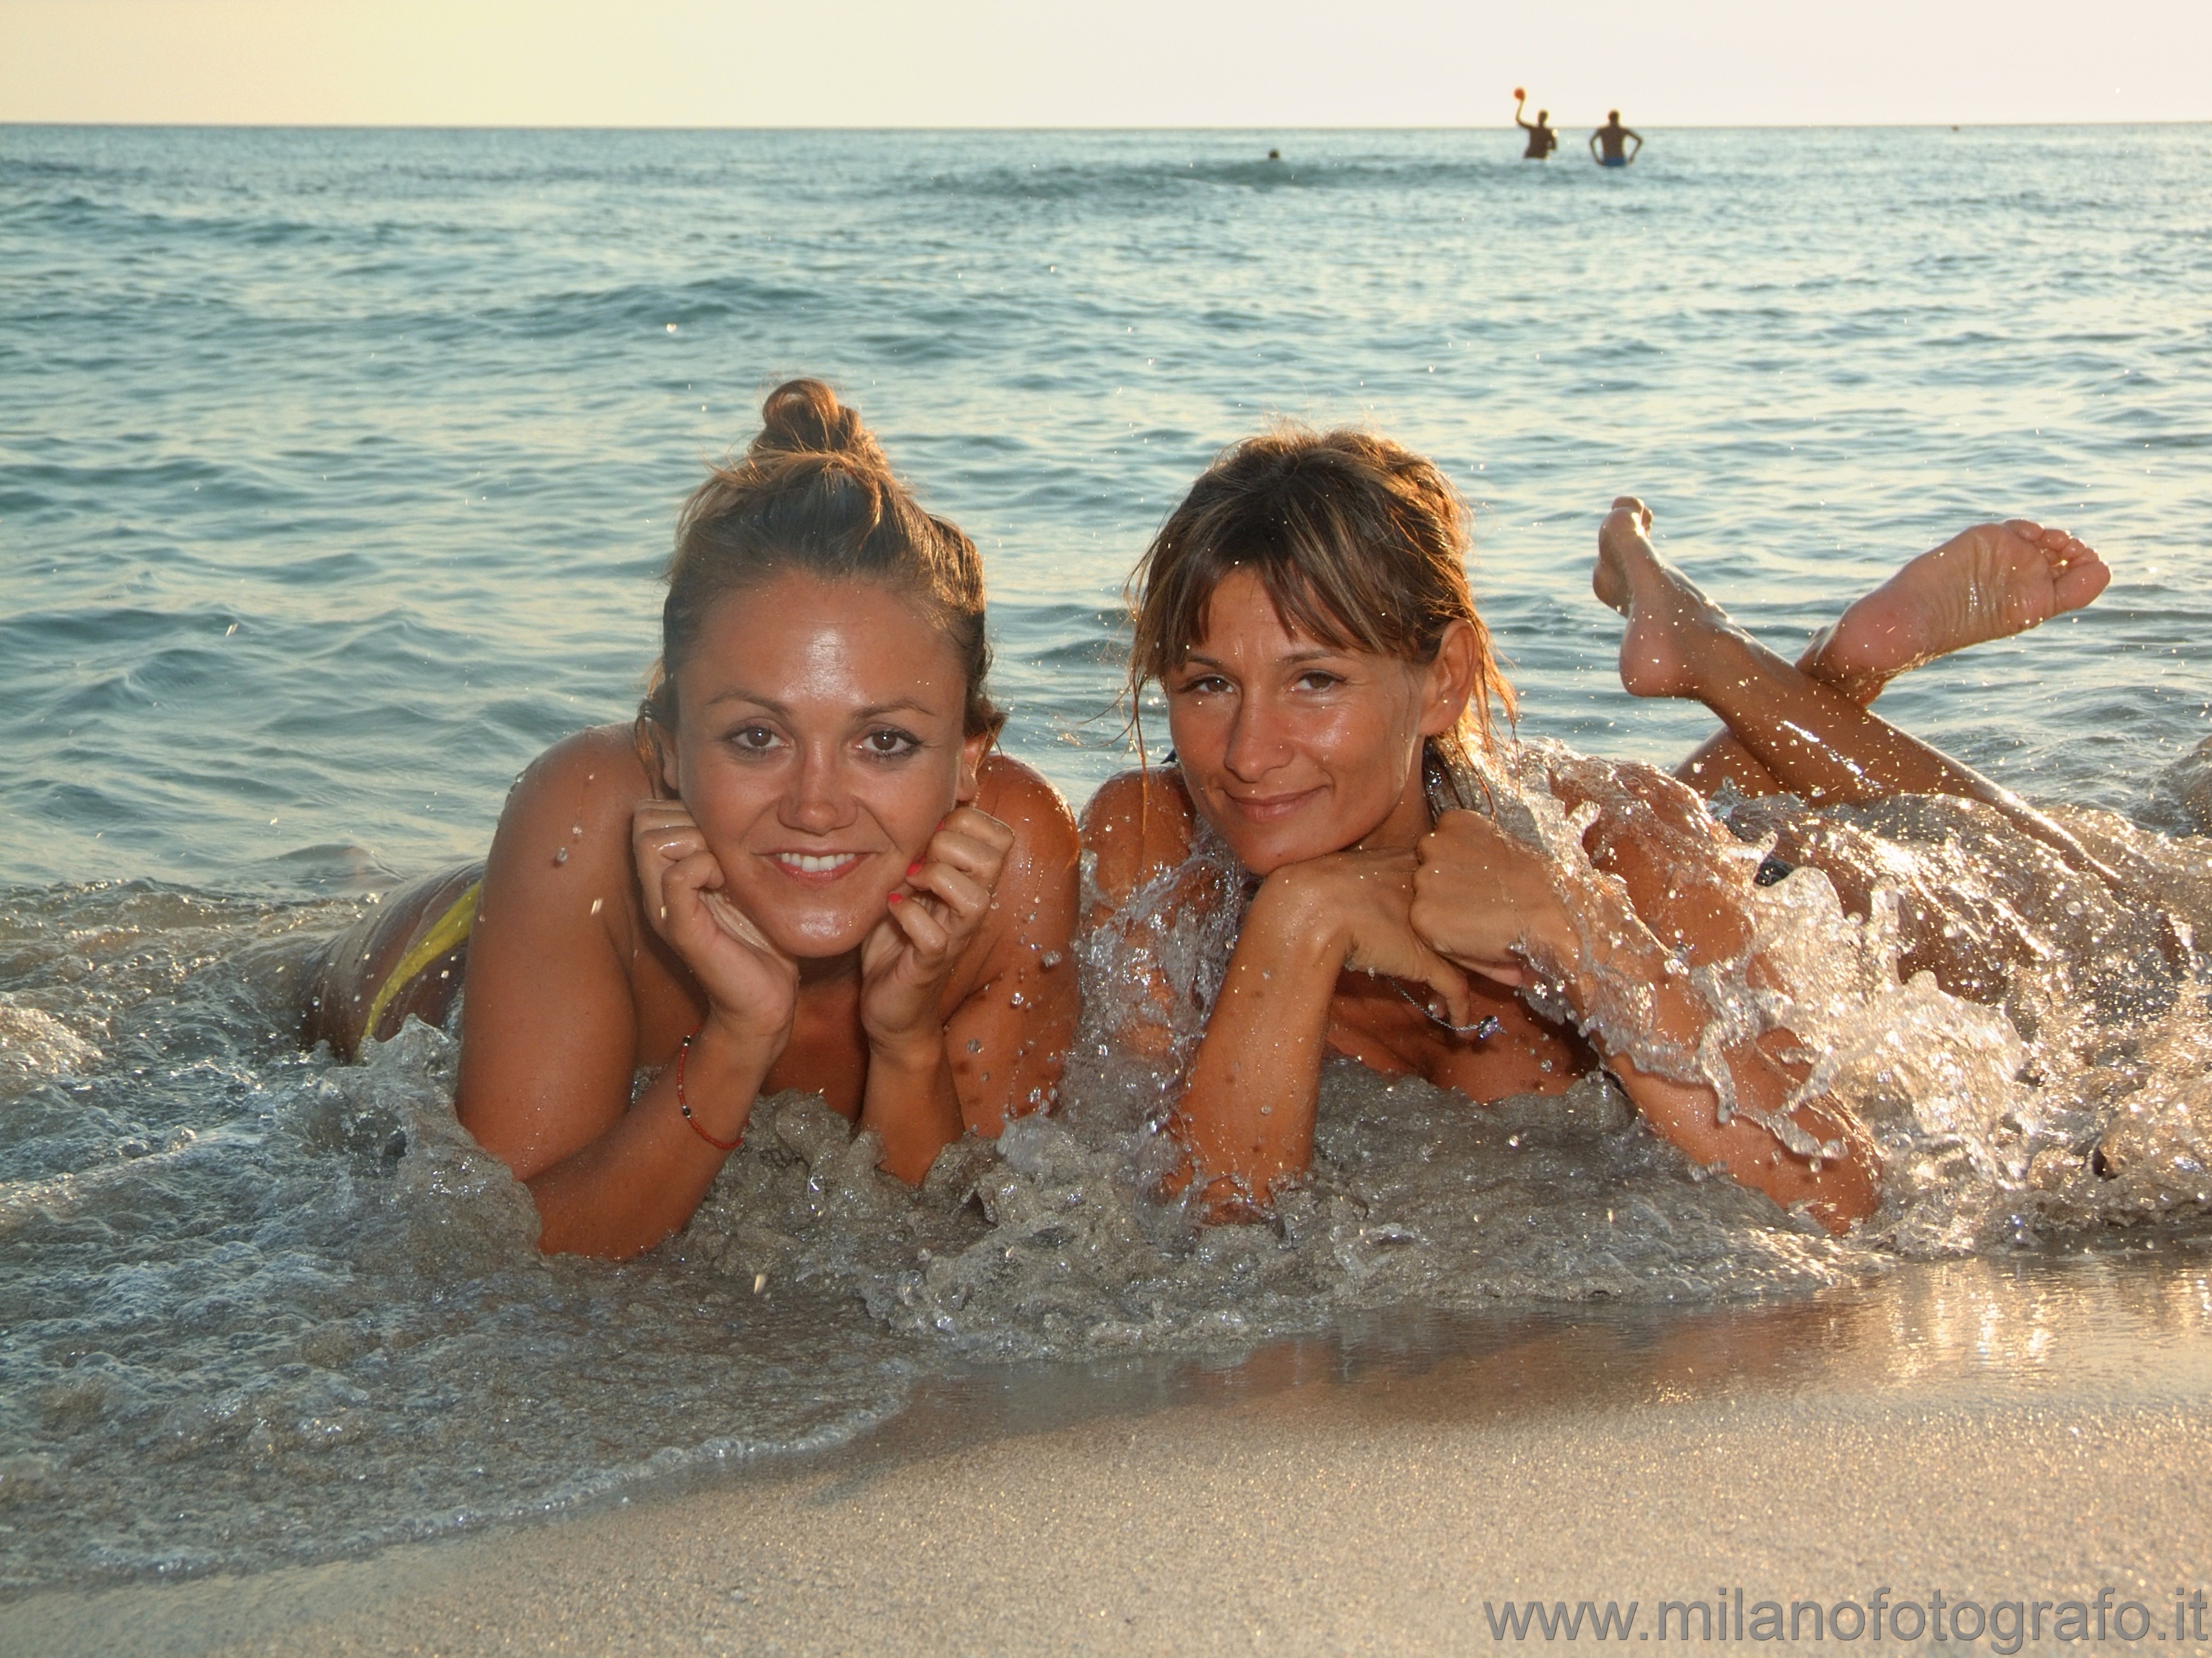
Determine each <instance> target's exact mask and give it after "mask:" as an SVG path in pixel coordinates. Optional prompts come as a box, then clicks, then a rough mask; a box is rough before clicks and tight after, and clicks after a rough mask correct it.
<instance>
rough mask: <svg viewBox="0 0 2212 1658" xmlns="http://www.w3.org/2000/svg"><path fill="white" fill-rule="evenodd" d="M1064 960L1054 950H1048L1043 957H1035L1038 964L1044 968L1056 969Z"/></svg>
mask: <svg viewBox="0 0 2212 1658" xmlns="http://www.w3.org/2000/svg"><path fill="white" fill-rule="evenodd" d="M1064 959H1065V958H1064V957H1062V956H1061V955H1060V952H1059V951H1058V950H1047V951H1045V953H1044V954H1043V955H1042V956H1040V957H1037V961H1038V964H1039V965H1041V966H1042V967H1046V968H1055V967H1058V966H1059V965H1060V963H1061V961H1062V960H1064Z"/></svg>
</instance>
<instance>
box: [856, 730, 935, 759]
mask: <svg viewBox="0 0 2212 1658" xmlns="http://www.w3.org/2000/svg"><path fill="white" fill-rule="evenodd" d="M860 747H861V749H862V750H864V751H865V752H866V753H868V754H870V755H872V756H875V757H876V758H877V759H878V760H892V759H896V758H897V757H898V756H901V755H908V754H912V753H913V752H914V751H915V750H916V749H918V748H920V747H921V738H918V737H916V736H915V734H914V733H913V732H902V731H901V730H899V729H898V727H897V726H877V727H876V729H875V730H873V731H872V732H869V733H868V734H867V735H866V737H864V738H861V739H860Z"/></svg>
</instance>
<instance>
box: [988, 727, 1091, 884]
mask: <svg viewBox="0 0 2212 1658" xmlns="http://www.w3.org/2000/svg"><path fill="white" fill-rule="evenodd" d="M975 805H977V807H978V808H980V809H981V811H987V812H988V813H990V814H991V816H992V817H995V818H997V819H998V820H999V821H1000V823H1004V824H1005V825H1006V827H1007V828H1008V829H1012V830H1013V832H1014V847H1015V851H1016V853H1017V855H1018V856H1020V857H1022V858H1023V859H1024V860H1025V861H1029V862H1033V863H1037V862H1041V863H1044V864H1047V865H1061V864H1065V865H1067V866H1068V867H1070V868H1073V866H1074V864H1075V847H1076V840H1075V814H1074V813H1073V812H1071V811H1068V809H1067V802H1066V800H1064V799H1061V798H1060V791H1059V790H1058V789H1056V788H1054V787H1053V786H1052V785H1051V784H1049V783H1048V782H1046V781H1045V780H1044V778H1043V776H1042V774H1040V773H1038V772H1037V771H1036V770H1035V769H1034V768H1031V767H1029V766H1025V765H1024V764H1023V763H1022V762H1020V761H1018V760H1016V759H1013V758H1012V756H1007V755H1003V754H992V755H987V756H984V760H983V764H982V767H981V770H980V771H979V773H978V774H977V776H976V789H975Z"/></svg>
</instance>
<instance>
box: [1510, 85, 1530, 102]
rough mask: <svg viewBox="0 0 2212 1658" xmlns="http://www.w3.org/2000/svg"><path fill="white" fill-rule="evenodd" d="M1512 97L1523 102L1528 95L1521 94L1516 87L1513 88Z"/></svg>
mask: <svg viewBox="0 0 2212 1658" xmlns="http://www.w3.org/2000/svg"><path fill="white" fill-rule="evenodd" d="M1513 96H1514V98H1515V100H1516V101H1525V100H1527V98H1528V94H1527V93H1525V92H1523V91H1522V89H1521V88H1519V87H1516V88H1513Z"/></svg>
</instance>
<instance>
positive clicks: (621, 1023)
mask: <svg viewBox="0 0 2212 1658" xmlns="http://www.w3.org/2000/svg"><path fill="white" fill-rule="evenodd" d="M644 787H645V779H644V775H643V772H642V769H641V768H640V767H639V766H638V764H637V762H636V761H635V756H631V755H629V753H628V752H627V745H626V744H625V743H624V742H623V739H622V738H620V736H619V735H618V734H612V733H609V732H586V733H584V734H582V735H581V736H580V737H578V738H571V739H570V740H569V741H568V742H567V743H564V744H561V745H560V746H558V747H557V748H556V749H555V750H552V751H551V752H550V753H549V754H548V755H547V756H544V758H543V759H541V760H540V761H539V762H538V763H537V764H536V765H534V766H532V768H531V769H530V771H529V772H528V773H527V774H525V776H524V778H523V779H522V780H521V781H520V783H519V784H518V785H517V786H516V787H515V790H514V793H513V794H512V795H511V796H510V797H509V799H508V801H507V809H506V811H504V812H503V813H502V814H501V819H500V827H499V831H498V834H497V835H496V836H495V838H494V840H493V842H492V850H491V856H490V859H489V862H488V864H487V865H486V869H485V872H484V888H483V900H482V902H481V905H480V907H479V909H478V912H477V923H476V930H475V932H474V933H473V934H472V935H471V941H470V961H469V984H468V994H467V999H466V1002H465V1006H464V1009H463V1013H462V1034H461V1076H460V1086H459V1111H460V1117H461V1121H462V1124H463V1126H464V1127H466V1128H467V1129H468V1130H469V1132H470V1133H471V1134H473V1135H474V1136H475V1137H476V1138H477V1141H478V1142H479V1143H480V1144H481V1145H483V1147H484V1149H485V1150H487V1151H490V1152H491V1153H492V1154H493V1155H494V1156H495V1157H499V1158H500V1159H501V1161H502V1162H504V1163H507V1166H508V1167H509V1168H511V1169H513V1170H514V1172H515V1174H516V1175H517V1176H518V1177H519V1178H520V1179H521V1180H523V1181H525V1182H526V1183H527V1184H528V1186H529V1187H530V1191H531V1196H532V1199H534V1200H535V1202H536V1204H537V1206H538V1218H539V1221H540V1224H541V1231H540V1236H539V1241H538V1242H539V1247H540V1248H543V1249H544V1250H545V1251H547V1252H548V1253H549V1254H551V1253H573V1254H597V1255H610V1256H617V1257H621V1256H627V1255H631V1254H636V1253H637V1252H638V1251H639V1250H641V1249H645V1248H650V1247H651V1246H652V1245H653V1244H655V1243H657V1242H659V1241H660V1240H661V1239H662V1238H664V1237H665V1236H668V1235H669V1234H670V1233H671V1232H672V1231H674V1230H676V1229H677V1228H678V1227H679V1226H681V1225H683V1224H684V1222H685V1221H686V1220H688V1219H690V1216H691V1213H692V1212H693V1211H694V1210H695V1209H696V1208H697V1206H698V1205H699V1202H700V1199H702V1197H704V1196H705V1194H706V1192H707V1188H708V1186H709V1185H711V1184H712V1183H713V1181H714V1175H715V1173H716V1171H717V1170H718V1169H720V1166H721V1163H722V1160H723V1156H724V1154H723V1153H722V1152H721V1151H718V1150H716V1149H715V1148H714V1146H712V1145H708V1143H707V1140H706V1139H705V1138H703V1137H702V1134H701V1133H698V1132H696V1131H695V1129H694V1128H693V1127H692V1126H691V1125H690V1123H687V1122H685V1121H684V1118H683V1116H682V1114H680V1113H679V1111H678V1108H677V1102H676V1086H677V1078H676V1073H675V1069H674V1067H673V1066H671V1067H670V1068H669V1070H668V1071H666V1072H664V1073H663V1074H662V1076H661V1077H660V1078H659V1079H658V1080H657V1081H656V1082H655V1083H654V1084H653V1086H652V1087H650V1088H649V1089H647V1090H646V1092H645V1094H644V1095H643V1096H641V1098H640V1099H639V1100H638V1101H637V1102H636V1104H635V1107H633V1106H632V1105H631V1102H630V1079H631V1077H632V1074H633V1072H634V1070H635V1066H636V1065H637V1063H638V1054H639V1050H640V1047H641V1040H640V1038H641V1032H640V1030H639V1029H638V1025H637V1011H636V1009H637V998H636V996H635V987H634V976H635V973H636V972H637V970H638V969H639V964H640V963H641V960H642V959H643V958H646V957H654V958H659V957H661V956H662V954H663V953H664V952H665V950H666V949H667V946H665V944H663V943H662V941H661V939H660V938H659V937H657V936H655V935H654V934H653V933H652V932H649V931H643V932H641V930H640V926H639V900H638V896H637V894H638V886H637V873H636V870H637V864H636V853H635V848H634V845H633V838H632V827H633V825H632V821H631V819H632V813H631V809H630V808H631V802H633V801H634V800H635V798H636V797H637V795H638V794H639V793H642V792H643V790H644ZM579 829H580V830H581V831H582V833H581V834H578V833H577V831H578V830H579ZM561 853H565V854H566V855H565V856H559V855H557V854H561ZM684 855H686V856H689V855H691V853H689V852H685V853H684ZM698 855H701V856H703V855H705V854H703V853H698ZM709 861H711V859H709ZM661 867H662V868H666V867H669V865H666V864H665V863H664V864H662V865H661ZM698 874H699V871H698V869H697V868H696V865H695V866H694V868H693V870H692V871H691V872H690V875H691V876H692V877H695V878H696V876H697V875H698ZM657 876H658V872H656V885H657V884H658V881H657ZM678 887H679V890H677V891H671V893H670V894H669V895H668V896H670V897H671V898H672V899H675V900H676V901H677V903H676V908H678V911H679V913H680V914H682V916H683V918H684V921H685V923H686V924H687V925H689V926H693V927H695V928H696V927H697V926H702V925H703V926H706V927H708V928H713V929H714V930H716V931H718V932H719V931H720V929H719V927H718V926H717V924H716V923H715V922H714V921H713V920H712V919H711V918H710V917H709V916H708V914H707V913H706V912H705V909H704V900H703V898H702V885H701V884H700V883H699V882H698V881H696V879H691V880H687V881H684V882H680V883H679V884H678ZM655 902H656V903H657V902H659V900H658V897H656V901H655ZM768 965H769V970H768V971H767V972H766V973H765V974H764V975H763V985H764V987H765V988H764V989H763V991H762V993H761V994H759V995H758V996H757V997H756V998H755V999H754V1001H753V1005H752V1008H751V1011H750V1012H749V1013H745V1014H741V1015H738V1016H737V1017H732V1016H731V1015H729V1014H728V1013H726V1012H724V1011H722V1010H720V1009H714V1008H709V1009H707V1010H703V1023H702V1025H701V1027H700V1030H699V1035H698V1038H697V1040H696V1042H694V1043H693V1045H692V1048H691V1052H690V1055H689V1057H688V1060H687V1061H686V1064H685V1066H684V1086H685V1093H686V1096H687V1098H688V1100H689V1102H690V1106H691V1108H692V1112H693V1115H694V1119H695V1121H696V1122H697V1123H698V1125H699V1127H701V1128H703V1129H704V1130H705V1131H706V1133H708V1134H711V1135H713V1136H714V1138H715V1139H719V1140H723V1141H733V1140H735V1139H738V1138H739V1137H740V1136H741V1135H742V1134H743V1133H744V1123H745V1119H746V1116H747V1114H749V1113H750V1109H751V1105H752V1100H753V1096H754V1094H755V1093H756V1092H757V1090H758V1088H759V1086H760V1082H761V1078H763V1076H765V1075H766V1073H767V1071H768V1068H769V1066H770V1065H771V1064H772V1063H773V1062H774V1060H775V1056H776V1054H777V1053H779V1052H780V1051H781V1046H782V1037H783V1035H786V1034H787V1030H788V1017H789V1013H788V1004H785V1005H783V1006H782V1007H781V1008H779V1006H778V1005H777V1004H776V1001H775V995H774V987H775V977H776V974H775V969H774V964H773V963H769V964H768ZM644 1034H645V1035H647V1036H648V1037H649V1038H658V1039H659V1040H661V1041H666V1040H668V1039H670V1038H671V1035H672V1034H673V1033H671V1032H654V1033H644Z"/></svg>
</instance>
